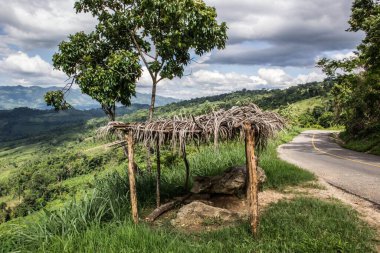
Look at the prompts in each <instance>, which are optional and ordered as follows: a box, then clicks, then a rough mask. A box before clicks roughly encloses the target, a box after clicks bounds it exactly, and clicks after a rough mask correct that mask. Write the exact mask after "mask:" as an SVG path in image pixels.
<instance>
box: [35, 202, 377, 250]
mask: <svg viewBox="0 0 380 253" xmlns="http://www.w3.org/2000/svg"><path fill="white" fill-rule="evenodd" d="M374 238H375V234H374V232H373V231H372V230H371V229H370V228H369V227H368V226H366V225H365V224H363V222H361V221H360V220H359V219H358V215H357V213H356V212H355V211H352V210H351V209H349V208H347V207H345V206H343V205H341V204H339V203H335V202H324V201H321V200H317V199H312V198H298V199H295V200H292V201H280V202H279V203H277V204H274V205H272V206H270V207H269V209H267V210H266V211H265V212H264V214H263V216H262V217H261V223H260V230H259V237H258V238H257V239H253V238H252V235H251V233H250V229H249V226H248V224H242V225H240V226H237V227H234V228H229V229H224V230H221V231H217V232H210V233H201V234H183V233H180V232H177V231H173V230H165V229H154V228H151V227H149V226H147V225H144V224H141V225H138V226H135V225H133V224H132V223H131V222H129V221H127V222H125V223H122V224H118V223H111V224H108V225H105V226H98V225H95V226H92V227H89V228H88V229H87V230H86V231H84V232H83V233H80V234H77V235H75V236H65V237H53V238H52V240H51V241H50V243H49V244H45V245H40V248H39V249H37V251H40V252H60V253H61V252H110V253H112V252H115V253H118V252H125V253H127V252H128V253H129V252H139V253H140V252H141V253H144V252H146V253H148V252H149V253H155V252H162V253H166V252H178V253H180V252H183V253H187V252H189V253H191V252H194V253H195V252H215V253H219V252H220V253H224V252H231V253H232V252H300V253H301V252H302V253H303V252H324V253H329V252H334V253H335V252H366V253H370V252H375V248H374Z"/></svg>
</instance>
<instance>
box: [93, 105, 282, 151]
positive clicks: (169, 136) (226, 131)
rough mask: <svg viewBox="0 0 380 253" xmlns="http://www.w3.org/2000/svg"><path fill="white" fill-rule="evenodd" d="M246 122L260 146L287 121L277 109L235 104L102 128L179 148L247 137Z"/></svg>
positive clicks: (138, 140) (105, 131) (105, 130)
mask: <svg viewBox="0 0 380 253" xmlns="http://www.w3.org/2000/svg"><path fill="white" fill-rule="evenodd" d="M245 123H249V124H251V125H252V127H253V129H254V130H255V137H256V143H257V147H259V148H262V147H264V146H265V145H266V143H267V140H268V139H269V138H271V137H273V136H274V134H275V133H276V132H277V131H279V130H281V129H283V127H284V126H285V120H284V119H283V118H282V117H280V116H279V115H278V114H277V113H274V112H264V111H262V110H261V109H260V108H259V107H258V106H257V105H255V104H250V105H248V106H243V107H233V108H231V109H229V110H223V109H222V110H219V111H216V112H212V113H210V114H205V115H201V116H197V117H193V116H192V117H178V116H176V117H174V118H173V119H158V120H154V121H147V122H135V123H121V122H110V123H109V124H108V125H107V126H106V127H103V128H101V129H100V130H99V134H100V135H101V136H105V135H108V134H112V133H119V134H120V132H124V133H129V132H132V134H133V137H134V139H135V141H137V142H143V143H144V144H149V143H152V144H153V143H156V141H158V142H159V143H160V144H170V145H173V146H174V147H176V146H177V145H179V146H181V145H182V144H184V143H186V142H188V141H195V142H197V143H200V142H211V141H214V143H215V144H217V143H218V141H219V140H230V139H234V138H236V137H244V131H243V130H242V127H243V125H244V124H245Z"/></svg>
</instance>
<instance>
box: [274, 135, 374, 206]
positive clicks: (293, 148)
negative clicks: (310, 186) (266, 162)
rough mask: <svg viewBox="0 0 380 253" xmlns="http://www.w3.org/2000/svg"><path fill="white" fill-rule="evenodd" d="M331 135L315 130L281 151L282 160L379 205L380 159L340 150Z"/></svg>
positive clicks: (297, 138)
mask: <svg viewBox="0 0 380 253" xmlns="http://www.w3.org/2000/svg"><path fill="white" fill-rule="evenodd" d="M330 134H331V131H319V130H312V131H306V132H303V133H302V134H300V135H299V136H297V137H296V138H295V139H294V140H293V141H292V142H290V143H288V144H285V145H282V146H280V147H279V149H278V152H279V155H280V157H281V159H283V160H285V161H288V162H290V163H293V164H295V165H298V166H299V167H302V168H304V169H307V170H309V171H311V172H313V173H314V174H316V175H317V176H319V177H322V178H323V179H325V180H326V181H327V182H328V183H330V184H332V185H334V186H337V187H340V188H342V189H344V190H346V191H348V192H350V193H353V194H356V195H358V196H360V197H363V198H366V199H368V200H370V201H372V202H374V203H376V204H379V205H380V156H375V155H370V154H365V153H359V152H355V151H351V150H347V149H343V148H341V147H340V146H339V145H338V144H336V143H335V142H334V141H333V140H331V137H330Z"/></svg>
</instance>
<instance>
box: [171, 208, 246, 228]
mask: <svg viewBox="0 0 380 253" xmlns="http://www.w3.org/2000/svg"><path fill="white" fill-rule="evenodd" d="M246 218H247V217H246V215H245V214H242V213H239V212H234V211H230V210H227V209H223V208H218V207H213V206H210V205H207V204H205V203H203V202H201V201H194V202H191V203H190V204H188V205H185V206H183V207H182V208H181V209H179V211H178V213H177V217H176V218H175V219H173V220H171V224H172V225H173V226H175V227H177V228H183V229H189V230H194V229H201V228H202V227H213V226H217V227H219V226H221V225H231V224H233V223H236V222H237V221H240V220H243V219H246Z"/></svg>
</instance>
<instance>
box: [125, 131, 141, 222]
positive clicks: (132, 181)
mask: <svg viewBox="0 0 380 253" xmlns="http://www.w3.org/2000/svg"><path fill="white" fill-rule="evenodd" d="M126 139H127V143H128V176H129V191H130V194H131V205H132V217H133V221H134V223H135V224H137V223H138V222H139V214H138V210H137V194H136V178H135V170H134V162H135V161H134V149H133V146H134V143H133V136H132V132H129V133H128V134H127V136H126Z"/></svg>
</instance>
